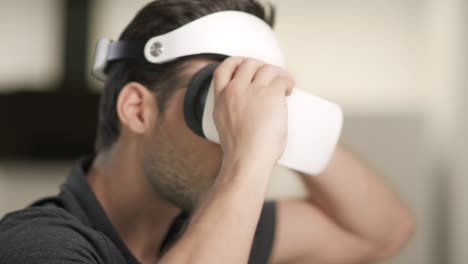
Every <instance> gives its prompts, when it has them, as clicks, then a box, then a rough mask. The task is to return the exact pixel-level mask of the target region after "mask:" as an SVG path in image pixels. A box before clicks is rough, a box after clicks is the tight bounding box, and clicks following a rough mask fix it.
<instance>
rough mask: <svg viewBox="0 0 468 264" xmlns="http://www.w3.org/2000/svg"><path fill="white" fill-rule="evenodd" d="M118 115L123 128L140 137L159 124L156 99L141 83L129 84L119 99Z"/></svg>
mask: <svg viewBox="0 0 468 264" xmlns="http://www.w3.org/2000/svg"><path fill="white" fill-rule="evenodd" d="M117 115H118V116H119V119H120V123H121V126H122V127H125V128H126V129H127V130H128V131H130V132H132V133H135V134H138V135H142V134H145V133H146V132H147V131H149V130H150V128H151V127H154V124H155V122H157V118H158V115H159V112H158V107H157V101H156V98H155V96H154V94H153V93H152V92H151V91H150V90H149V89H147V88H146V87H145V86H143V85H141V84H140V83H137V82H131V83H128V84H127V85H125V87H124V88H123V89H122V91H121V92H120V94H119V97H118V98H117Z"/></svg>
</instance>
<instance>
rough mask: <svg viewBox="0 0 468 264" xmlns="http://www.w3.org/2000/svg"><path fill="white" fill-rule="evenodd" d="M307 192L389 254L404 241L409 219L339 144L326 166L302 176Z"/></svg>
mask: <svg viewBox="0 0 468 264" xmlns="http://www.w3.org/2000/svg"><path fill="white" fill-rule="evenodd" d="M303 178H304V181H305V182H306V185H307V186H308V188H309V189H310V193H311V196H312V198H313V200H314V202H315V203H316V204H318V205H319V206H320V207H321V208H322V209H323V210H324V212H326V213H327V214H328V215H330V217H331V218H332V219H334V220H335V221H336V222H337V224H339V225H340V226H342V227H343V228H344V229H346V230H348V231H349V232H351V233H353V234H355V235H357V236H359V237H362V238H365V239H367V240H369V241H371V242H372V243H374V244H376V245H378V246H379V247H380V248H381V249H383V252H382V254H383V255H386V254H391V253H393V251H395V250H396V248H395V247H399V246H400V245H401V244H402V243H403V242H404V241H406V239H407V237H408V235H409V233H410V231H411V228H412V221H411V217H410V216H409V213H408V211H407V209H406V208H405V207H404V205H403V204H402V203H401V202H400V201H399V199H398V197H397V195H396V194H395V193H394V192H392V191H391V190H390V189H389V188H388V187H387V186H386V184H385V183H384V181H383V180H382V179H381V178H380V177H379V176H377V175H376V173H375V172H374V171H373V170H371V169H370V168H369V167H367V166H366V165H365V164H364V163H363V162H361V161H360V160H358V159H356V158H355V157H353V155H351V154H350V153H349V152H348V151H347V150H345V149H344V148H343V147H341V146H339V147H338V148H337V150H336V152H335V154H334V156H333V158H332V160H331V162H330V164H329V166H328V167H327V169H326V170H325V171H324V173H322V174H321V175H318V176H308V175H306V176H304V177H303Z"/></svg>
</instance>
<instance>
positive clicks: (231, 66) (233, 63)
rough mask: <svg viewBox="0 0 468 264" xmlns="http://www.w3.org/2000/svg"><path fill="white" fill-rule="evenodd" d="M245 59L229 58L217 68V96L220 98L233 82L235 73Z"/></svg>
mask: <svg viewBox="0 0 468 264" xmlns="http://www.w3.org/2000/svg"><path fill="white" fill-rule="evenodd" d="M244 59H245V58H242V57H229V58H227V59H226V60H224V61H223V62H222V63H221V64H220V65H219V66H218V68H216V70H215V72H214V74H213V77H214V78H213V79H214V80H213V81H214V91H215V96H218V95H219V94H220V93H221V91H222V90H223V89H224V88H226V86H227V85H228V84H229V83H230V82H231V80H232V78H233V76H234V73H235V72H236V70H237V68H238V67H239V65H241V64H242V62H243V61H244Z"/></svg>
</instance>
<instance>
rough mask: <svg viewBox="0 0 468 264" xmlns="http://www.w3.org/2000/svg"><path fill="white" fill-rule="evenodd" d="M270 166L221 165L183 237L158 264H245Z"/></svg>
mask: <svg viewBox="0 0 468 264" xmlns="http://www.w3.org/2000/svg"><path fill="white" fill-rule="evenodd" d="M270 171H271V166H261V165H258V164H255V162H251V161H250V162H249V163H243V162H240V161H233V162H231V161H229V162H225V163H224V164H223V167H222V169H221V171H220V173H219V175H218V179H217V182H216V183H215V186H214V187H213V188H212V191H211V192H210V193H208V194H207V195H206V197H205V198H204V201H203V202H202V203H201V205H200V207H199V208H198V209H197V210H196V212H195V214H194V215H193V217H192V220H191V222H190V224H189V226H188V228H187V230H186V232H185V234H184V236H183V237H182V238H181V239H180V240H179V241H178V242H177V243H176V244H175V245H174V246H173V247H172V248H171V250H170V251H169V252H168V253H167V254H166V255H165V256H164V258H163V260H162V261H161V263H164V264H166V263H203V264H206V263H208V264H209V263H236V264H237V263H247V261H248V257H249V253H250V248H251V244H252V240H253V237H254V234H255V230H256V227H257V223H258V219H259V217H260V213H261V209H262V206H263V202H264V199H265V193H266V189H267V186H268V179H269V175H270Z"/></svg>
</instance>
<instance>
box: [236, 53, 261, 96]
mask: <svg viewBox="0 0 468 264" xmlns="http://www.w3.org/2000/svg"><path fill="white" fill-rule="evenodd" d="M264 64H265V63H263V62H262V61H259V60H256V59H251V58H248V59H245V60H244V61H243V62H242V64H241V65H240V66H239V67H238V68H237V71H236V73H235V74H234V78H233V80H232V82H233V83H235V84H236V85H235V86H236V87H235V88H236V89H237V88H246V87H249V86H250V84H251V83H252V81H253V79H254V76H255V74H256V73H257V70H258V69H259V68H260V67H262V66H263V65H264Z"/></svg>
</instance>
